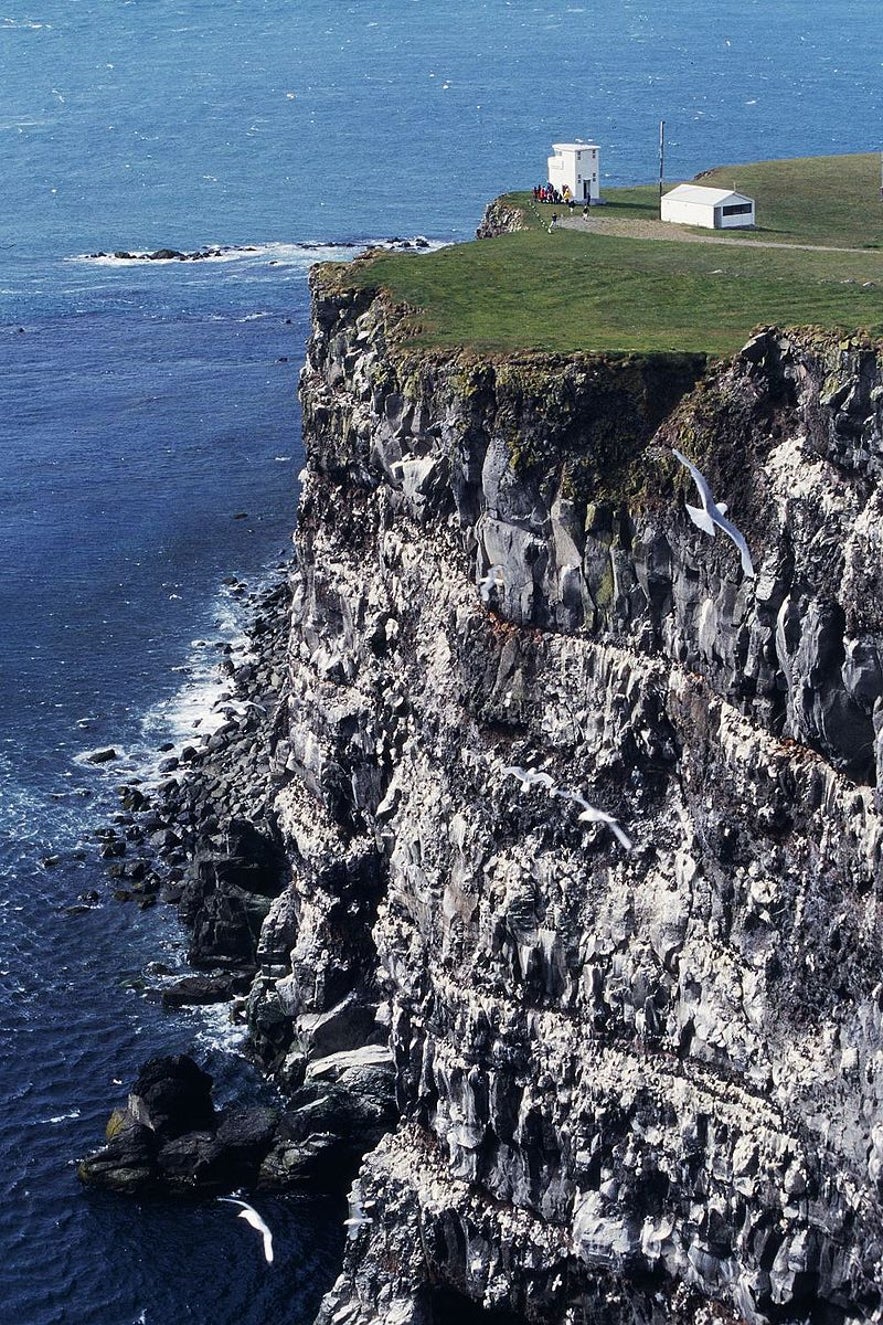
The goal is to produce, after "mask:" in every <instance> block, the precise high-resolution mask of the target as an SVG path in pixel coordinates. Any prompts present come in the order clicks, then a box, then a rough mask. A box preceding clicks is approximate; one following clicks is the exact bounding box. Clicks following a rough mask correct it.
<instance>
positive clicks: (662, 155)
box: [659, 120, 665, 221]
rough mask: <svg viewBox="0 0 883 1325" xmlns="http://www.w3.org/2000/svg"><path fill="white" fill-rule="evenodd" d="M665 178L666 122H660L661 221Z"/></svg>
mask: <svg viewBox="0 0 883 1325" xmlns="http://www.w3.org/2000/svg"><path fill="white" fill-rule="evenodd" d="M664 178H665V120H660V121H659V219H660V221H661V220H662V187H663V183H662V182H663V179H664Z"/></svg>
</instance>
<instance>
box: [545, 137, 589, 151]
mask: <svg viewBox="0 0 883 1325" xmlns="http://www.w3.org/2000/svg"><path fill="white" fill-rule="evenodd" d="M587 147H590V148H594V150H595V151H596V152H597V150H598V144H597V143H584V142H582V141H581V140H580V139H579V138H577V140H576V142H575V143H553V144H552V151H553V152H584V151H585V150H586V148H587Z"/></svg>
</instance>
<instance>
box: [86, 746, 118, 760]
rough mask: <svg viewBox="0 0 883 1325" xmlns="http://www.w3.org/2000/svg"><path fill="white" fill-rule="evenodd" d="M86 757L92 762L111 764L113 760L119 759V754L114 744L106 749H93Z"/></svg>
mask: <svg viewBox="0 0 883 1325" xmlns="http://www.w3.org/2000/svg"><path fill="white" fill-rule="evenodd" d="M86 758H87V760H88V761H89V763H90V764H109V763H110V762H111V760H113V759H119V755H118V754H117V752H116V750H114V748H113V746H108V747H107V749H105V750H93V751H92V752H91V754H87V755H86Z"/></svg>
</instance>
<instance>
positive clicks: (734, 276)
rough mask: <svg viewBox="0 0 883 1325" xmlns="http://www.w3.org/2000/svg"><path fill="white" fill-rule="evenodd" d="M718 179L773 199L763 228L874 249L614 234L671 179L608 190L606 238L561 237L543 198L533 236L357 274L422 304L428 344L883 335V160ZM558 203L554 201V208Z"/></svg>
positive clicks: (756, 170) (381, 262)
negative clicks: (757, 333)
mask: <svg viewBox="0 0 883 1325" xmlns="http://www.w3.org/2000/svg"><path fill="white" fill-rule="evenodd" d="M702 182H703V183H709V184H715V185H717V184H719V185H721V186H724V185H726V186H727V187H732V185H733V183H734V182H735V183H736V184H737V185H738V187H739V189H740V190H742V191H744V192H747V193H749V194H751V195H753V196H754V197H756V198H757V202H758V215H759V218H760V220H761V221H762V223H763V227H764V228H763V229H761V230H759V232H755V233H754V234H753V235H752V237H753V238H758V239H767V240H769V241H771V242H775V243H777V244H782V243H786V244H790V245H797V244H816V245H821V244H825V245H827V244H833V245H836V246H838V247H843V248H864V251H863V252H859V253H848V252H840V253H830V252H811V251H805V250H802V249H799V248H797V247H790V248H788V247H785V248H752V247H742V246H739V245H736V244H734V243H733V242H732V236H730V237H725V238H723V237H722V238H721V239H720V242H718V243H704V244H695V243H684V242H679V241H678V240H677V239H673V240H671V241H669V240H655V239H654V240H650V239H639V238H631V237H622V236H619V237H617V236H614V235H611V234H605V233H604V225H603V217H604V216H607V215H609V216H610V217H611V218H613V217H616V218H617V219H621V218H628V217H634V218H636V219H652V218H653V217H654V216H655V203H656V196H657V190H656V189H655V188H654V187H653V186H647V187H644V188H638V189H628V190H619V191H617V192H616V193H613V194H610V195H608V197H609V199H610V202H609V205H608V207H605V208H604V209H603V215H602V213H601V212H598V213H596V215H597V216H598V222H599V224H598V226H597V227H595V226H593V228H592V232H591V233H580V232H575V231H566V230H558V231H556V232H555V233H553V234H549V233H548V231H547V230H546V229H545V227H544V226H542V225H540V224H539V222H538V220H537V209H535V208H534V207H533V205H532V204H529V205H527V206H526V215H527V218H528V220H529V222H530V223H531V224H530V228H529V229H527V230H526V231H523V232H521V233H518V234H513V235H504V236H501V237H500V238H498V239H492V240H481V241H478V242H475V243H471V244H463V245H458V246H456V247H454V248H449V249H444V250H441V251H440V252H438V253H434V254H430V255H426V256H422V257H420V258H412V257H409V256H400V255H383V256H380V257H378V258H377V259H376V260H374V261H371V262H368V263H359V264H355V266H354V267H351V268H349V269H348V271H347V274H346V275H345V276H344V277H343V279H344V280H345V281H346V282H347V283H350V282H353V281H354V282H357V283H358V284H361V285H372V286H373V285H380V286H384V287H386V288H388V289H389V290H390V291H391V293H392V295H393V297H394V298H396V299H397V300H403V301H406V302H407V303H408V304H410V305H412V306H414V307H416V308H418V309H419V310H420V313H419V314H418V315H416V316H415V318H414V329H415V331H416V333H417V336H418V338H419V340H421V341H423V342H425V343H428V344H433V345H441V346H459V345H468V346H473V347H475V348H476V349H480V350H483V351H501V352H505V351H512V350H529V349H541V350H555V351H563V352H572V351H574V350H580V349H582V350H588V351H607V352H610V351H635V352H648V351H668V350H677V351H683V350H692V351H704V352H707V353H711V354H720V355H726V354H730V353H732V352H733V351H735V350H736V349H738V347H739V346H740V345H741V344H742V343H743V342H744V341H745V340H746V339H747V337H748V336H749V335H750V333H751V331H752V329H753V328H754V327H756V326H758V325H763V324H770V323H776V324H778V325H798V324H819V325H822V326H825V327H830V328H834V329H840V330H843V331H849V332H855V331H859V332H866V333H868V334H870V335H871V336H873V337H874V338H880V337H883V297H881V295H883V203H881V202H880V201H879V157H877V156H876V155H863V156H852V157H821V158H809V159H804V160H799V161H785V162H761V163H758V164H756V165H752V166H739V167H732V166H728V167H723V168H721V169H719V170H716V171H714V172H709V174H708V175H706V176H704V177H703V179H702ZM511 198H512V200H513V201H519V202H522V201H525V200H527V199H528V195H511ZM548 210H549V209H547V208H543V209H541V211H542V216H543V219H545V218H546V214H547V211H548ZM704 233H705V234H706V235H708V234H709V233H710V232H708V231H706V232H704ZM877 245H881V251H879V252H878V251H877Z"/></svg>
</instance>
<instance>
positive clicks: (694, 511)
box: [684, 502, 714, 538]
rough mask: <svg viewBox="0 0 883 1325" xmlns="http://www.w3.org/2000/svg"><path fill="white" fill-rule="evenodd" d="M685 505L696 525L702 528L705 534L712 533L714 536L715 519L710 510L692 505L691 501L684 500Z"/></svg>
mask: <svg viewBox="0 0 883 1325" xmlns="http://www.w3.org/2000/svg"><path fill="white" fill-rule="evenodd" d="M684 505H685V506H686V508H687V514H688V515H689V517H690V519H691V520H692V521H693V523H694V525H696V527H697V528H699V529H701V530H702V532H703V533H704V534H710V535H711V537H712V538H714V521H713V520H712V518H711V516H710V515H709V514H708V511H703V510H702V508H701V507H699V506H691V505H690V503H689V502H684Z"/></svg>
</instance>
